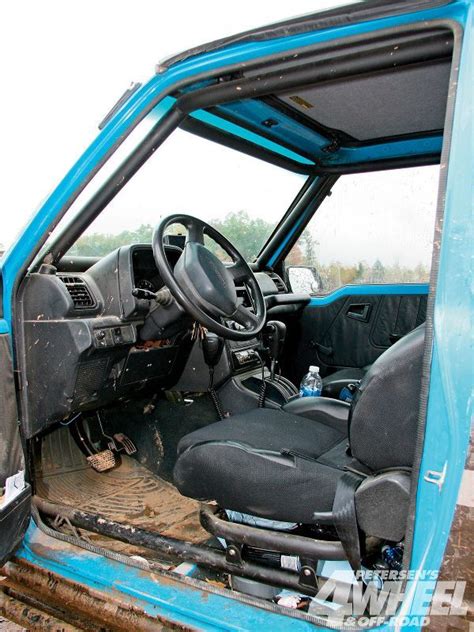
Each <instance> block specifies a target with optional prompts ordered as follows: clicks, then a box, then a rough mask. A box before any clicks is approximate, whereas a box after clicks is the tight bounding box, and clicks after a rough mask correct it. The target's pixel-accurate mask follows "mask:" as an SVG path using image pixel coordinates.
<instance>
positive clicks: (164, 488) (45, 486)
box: [37, 428, 209, 549]
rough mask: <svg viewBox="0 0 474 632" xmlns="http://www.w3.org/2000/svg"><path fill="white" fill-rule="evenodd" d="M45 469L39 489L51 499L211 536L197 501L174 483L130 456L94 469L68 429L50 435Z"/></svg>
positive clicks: (170, 530)
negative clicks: (106, 467) (103, 468)
mask: <svg viewBox="0 0 474 632" xmlns="http://www.w3.org/2000/svg"><path fill="white" fill-rule="evenodd" d="M42 470H43V471H42V474H41V476H40V478H38V479H37V493H38V495H39V496H41V497H43V498H46V499H48V500H50V501H51V502H57V503H61V504H64V505H70V506H73V507H76V508H78V509H82V510H83V511H87V512H90V513H95V514H101V515H103V516H104V517H106V518H109V519H110V520H115V521H117V522H122V523H126V524H131V525H133V526H139V527H142V528H144V529H148V530H150V531H157V532H159V533H161V534H163V535H168V536H172V537H175V538H179V539H182V540H187V541H189V542H195V543H196V542H204V541H205V540H207V539H208V538H209V534H208V533H206V531H204V529H203V528H202V527H201V525H200V523H199V503H198V502H197V501H195V500H192V499H190V498H185V497H184V496H181V494H180V493H179V492H178V491H177V490H176V488H175V487H173V486H172V485H171V484H170V483H167V482H166V481H163V480H162V479H160V478H158V477H157V476H155V475H154V474H152V473H151V472H150V471H149V470H148V469H147V468H146V467H144V466H143V465H141V464H140V463H138V462H137V461H135V460H134V459H133V458H131V457H128V456H123V457H122V462H121V464H120V465H119V466H118V467H117V468H115V469H113V470H110V471H108V472H102V473H99V472H96V471H94V470H92V469H91V468H90V466H89V465H88V464H87V461H86V460H85V457H84V456H83V455H82V453H81V452H80V451H79V449H78V448H77V447H76V445H75V444H74V442H73V441H72V439H71V438H70V435H69V431H68V429H67V428H61V429H60V430H58V431H56V432H53V433H51V434H50V435H48V436H47V437H46V438H45V440H44V443H43V450H42ZM94 539H95V538H94ZM114 548H115V547H114ZM121 548H122V549H123V547H121Z"/></svg>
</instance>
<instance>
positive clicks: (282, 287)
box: [267, 272, 288, 294]
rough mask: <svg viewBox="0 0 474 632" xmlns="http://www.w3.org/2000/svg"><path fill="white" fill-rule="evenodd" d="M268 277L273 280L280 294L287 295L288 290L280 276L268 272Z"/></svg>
mask: <svg viewBox="0 0 474 632" xmlns="http://www.w3.org/2000/svg"><path fill="white" fill-rule="evenodd" d="M267 274H268V276H269V277H270V278H271V280H272V281H273V283H274V284H275V285H276V286H277V290H278V294H287V293H288V288H287V287H286V285H285V284H284V283H283V280H282V279H281V278H280V277H279V276H278V274H277V273H276V272H268V273H267Z"/></svg>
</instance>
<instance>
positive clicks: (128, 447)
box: [114, 432, 137, 456]
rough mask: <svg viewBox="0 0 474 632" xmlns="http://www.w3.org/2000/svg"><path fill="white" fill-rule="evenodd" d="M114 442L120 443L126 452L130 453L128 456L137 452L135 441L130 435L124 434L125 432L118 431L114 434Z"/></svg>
mask: <svg viewBox="0 0 474 632" xmlns="http://www.w3.org/2000/svg"><path fill="white" fill-rule="evenodd" d="M114 442H115V443H116V444H117V443H118V444H119V445H120V446H121V448H123V449H124V450H125V453H126V454H128V456H131V455H132V454H135V452H136V451H137V447H136V445H135V444H134V443H133V441H132V440H131V439H130V437H127V435H125V434H123V432H118V433H117V434H114ZM119 449H120V448H119Z"/></svg>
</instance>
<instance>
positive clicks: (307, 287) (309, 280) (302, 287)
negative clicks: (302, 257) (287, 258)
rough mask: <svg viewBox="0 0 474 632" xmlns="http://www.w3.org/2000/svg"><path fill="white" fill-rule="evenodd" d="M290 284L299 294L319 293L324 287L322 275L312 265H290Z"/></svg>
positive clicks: (292, 289)
mask: <svg viewBox="0 0 474 632" xmlns="http://www.w3.org/2000/svg"><path fill="white" fill-rule="evenodd" d="M286 275H287V278H288V284H289V286H290V288H291V291H292V292H295V293H297V294H319V293H320V292H321V291H322V289H323V284H322V282H321V277H320V276H319V274H318V272H317V270H316V268H313V267H312V266H288V267H287V268H286Z"/></svg>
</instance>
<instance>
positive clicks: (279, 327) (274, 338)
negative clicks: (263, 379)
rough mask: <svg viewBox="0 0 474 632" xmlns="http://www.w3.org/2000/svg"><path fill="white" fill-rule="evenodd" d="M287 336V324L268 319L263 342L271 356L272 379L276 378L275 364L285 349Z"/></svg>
mask: <svg viewBox="0 0 474 632" xmlns="http://www.w3.org/2000/svg"><path fill="white" fill-rule="evenodd" d="M285 338H286V325H285V323H282V322H281V321H279V320H270V321H268V323H267V325H266V327H265V329H264V331H263V342H264V345H265V347H266V349H267V351H268V357H269V358H270V379H271V380H272V381H273V380H274V378H275V365H276V363H277V361H278V358H279V357H280V355H281V352H282V350H283V345H284V344H285Z"/></svg>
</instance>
